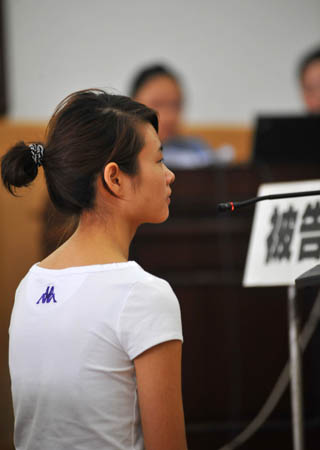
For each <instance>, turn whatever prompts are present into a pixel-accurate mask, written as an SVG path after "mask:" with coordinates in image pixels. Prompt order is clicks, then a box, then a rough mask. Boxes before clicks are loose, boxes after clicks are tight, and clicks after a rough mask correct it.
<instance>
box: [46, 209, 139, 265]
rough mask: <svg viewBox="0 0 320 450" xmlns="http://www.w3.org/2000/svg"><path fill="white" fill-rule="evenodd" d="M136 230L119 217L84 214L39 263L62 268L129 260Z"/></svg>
mask: <svg viewBox="0 0 320 450" xmlns="http://www.w3.org/2000/svg"><path fill="white" fill-rule="evenodd" d="M135 231H136V230H135V229H134V230H133V229H130V227H129V226H128V224H127V223H126V222H124V221H121V220H120V219H119V218H117V220H113V218H112V217H108V218H107V220H102V219H101V218H99V217H98V216H96V215H93V214H85V215H83V216H82V217H81V218H80V221H79V225H78V228H77V229H76V231H75V232H74V234H73V235H72V236H71V237H70V238H69V239H68V240H67V241H66V242H65V243H64V244H62V245H61V247H59V248H58V249H57V250H56V251H54V252H53V253H52V254H51V255H49V256H48V257H47V258H45V259H44V260H43V261H41V263H40V266H41V267H45V268H51V269H62V268H67V267H73V266H86V265H92V264H108V263H116V262H125V261H128V257H129V246H130V243H131V240H132V239H133V237H134V234H135Z"/></svg>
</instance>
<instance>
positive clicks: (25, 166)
mask: <svg viewBox="0 0 320 450" xmlns="http://www.w3.org/2000/svg"><path fill="white" fill-rule="evenodd" d="M143 123H149V124H151V125H152V126H153V127H154V129H155V130H156V131H158V118H157V114H156V112H155V111H153V110H152V109H150V108H148V107H146V106H144V105H142V104H141V103H138V102H135V101H133V100H132V99H130V98H129V97H125V96H122V95H112V94H107V93H106V92H104V91H102V90H99V89H90V90H84V91H79V92H75V93H73V94H71V95H69V96H68V97H66V98H65V99H64V100H63V101H62V102H61V103H60V104H59V105H58V107H57V109H56V111H55V112H54V114H53V116H52V118H51V120H50V122H49V125H48V129H47V139H46V143H45V144H44V152H43V157H42V159H41V163H40V164H41V165H42V166H43V169H44V173H45V177H46V182H47V187H48V192H49V195H50V198H51V200H52V202H53V204H54V205H55V207H56V208H57V209H58V210H60V211H61V212H64V213H68V214H77V215H80V214H81V212H82V211H83V210H86V209H91V208H92V207H93V206H94V201H95V194H96V190H95V187H96V183H95V181H96V180H97V177H98V176H99V175H100V176H101V177H102V181H103V183H104V186H105V188H106V189H108V190H109V188H108V186H107V185H106V183H105V182H104V178H103V170H104V167H105V166H106V164H107V163H109V162H111V161H112V162H115V163H117V164H118V166H119V168H120V169H121V170H122V171H123V172H125V173H127V174H129V175H135V174H136V173H137V172H138V163H137V156H138V154H139V152H140V150H141V149H142V147H143V145H144V139H143V134H142V130H141V129H140V127H139V125H141V124H143ZM39 144H41V143H39V142H38V143H33V145H31V146H29V145H27V144H25V143H24V142H19V143H17V144H16V145H15V146H14V147H12V148H11V149H10V150H9V151H8V152H7V153H6V154H5V155H4V157H3V158H2V163H1V175H2V181H3V184H4V186H5V187H6V188H7V189H8V190H9V191H10V192H11V193H12V194H13V195H15V191H14V188H15V187H21V186H28V185H29V184H30V183H31V182H32V181H33V180H34V179H35V177H36V175H37V173H38V165H40V164H37V162H38V161H37V160H36V158H35V154H34V148H35V147H38V148H39ZM40 148H41V146H40ZM109 192H111V191H110V190H109ZM111 193H112V192H111Z"/></svg>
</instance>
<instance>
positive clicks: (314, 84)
mask: <svg viewBox="0 0 320 450" xmlns="http://www.w3.org/2000/svg"><path fill="white" fill-rule="evenodd" d="M301 81H302V91H303V98H304V102H305V105H306V107H307V110H308V111H309V112H311V113H318V114H319V113H320V60H319V61H318V60H317V61H314V62H312V63H311V64H310V65H309V66H307V68H306V69H305V71H304V74H303V76H302V80H301Z"/></svg>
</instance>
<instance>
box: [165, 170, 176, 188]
mask: <svg viewBox="0 0 320 450" xmlns="http://www.w3.org/2000/svg"><path fill="white" fill-rule="evenodd" d="M167 171H168V175H167V179H168V184H173V183H174V180H175V179H176V176H175V174H174V172H172V170H170V169H168V168H167Z"/></svg>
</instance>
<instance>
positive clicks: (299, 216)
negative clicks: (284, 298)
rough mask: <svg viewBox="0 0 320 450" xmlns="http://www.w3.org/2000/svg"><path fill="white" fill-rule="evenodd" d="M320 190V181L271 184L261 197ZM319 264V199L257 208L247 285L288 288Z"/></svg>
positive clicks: (276, 202) (264, 203) (262, 188)
mask: <svg viewBox="0 0 320 450" xmlns="http://www.w3.org/2000/svg"><path fill="white" fill-rule="evenodd" d="M315 190H320V180H312V181H299V182H298V181H297V182H288V183H287V182H286V183H272V184H271V183H270V184H263V185H261V186H260V188H259V191H258V195H259V196H261V195H271V194H284V193H290V192H300V191H315ZM319 262H320V196H317V195H314V196H308V197H298V198H287V199H282V200H263V201H261V202H259V203H257V205H256V209H255V213H254V219H253V226H252V231H251V237H250V243H249V249H248V253H247V261H246V267H245V272H244V279H243V285H244V286H289V285H293V284H294V281H295V279H296V278H297V277H298V276H300V275H302V274H303V273H304V272H306V271H307V270H309V269H311V268H312V267H314V266H315V265H317V264H319Z"/></svg>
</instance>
